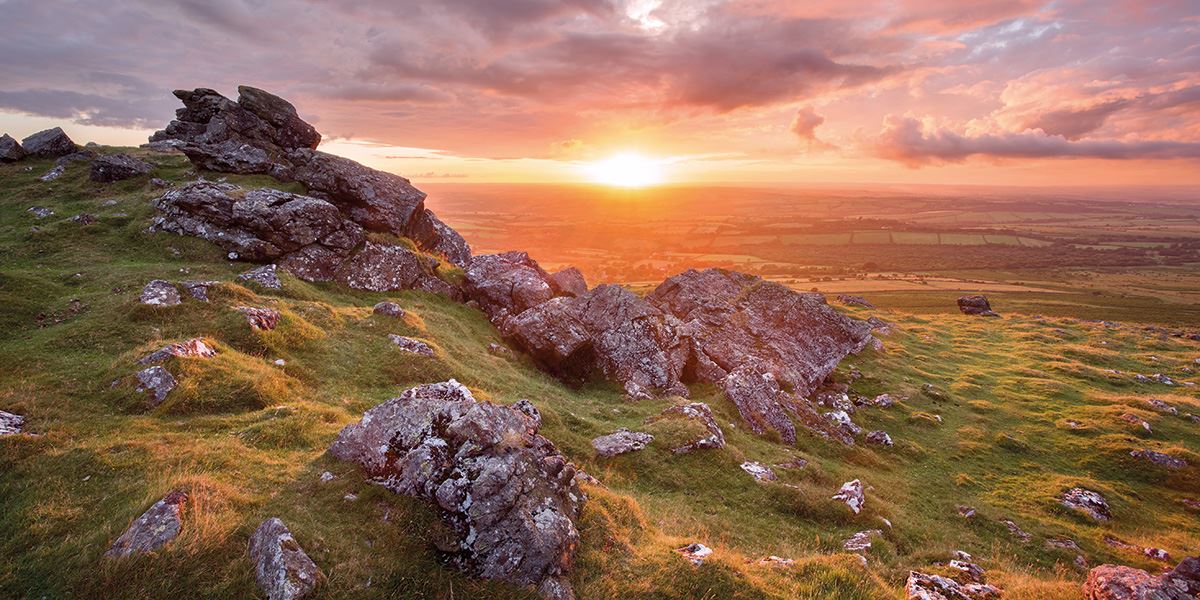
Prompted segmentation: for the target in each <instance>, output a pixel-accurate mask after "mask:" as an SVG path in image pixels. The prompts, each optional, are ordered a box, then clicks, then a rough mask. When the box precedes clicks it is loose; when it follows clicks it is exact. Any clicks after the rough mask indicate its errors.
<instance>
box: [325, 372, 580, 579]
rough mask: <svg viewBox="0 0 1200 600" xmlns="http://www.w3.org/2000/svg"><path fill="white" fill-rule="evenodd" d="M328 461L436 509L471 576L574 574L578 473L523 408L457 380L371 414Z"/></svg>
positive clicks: (449, 549)
mask: <svg viewBox="0 0 1200 600" xmlns="http://www.w3.org/2000/svg"><path fill="white" fill-rule="evenodd" d="M330 454H332V455H333V456H334V457H336V458H338V459H341V460H346V461H353V462H356V463H358V464H360V465H362V466H363V468H364V469H365V470H366V472H367V474H368V475H369V476H371V477H373V478H375V479H376V480H377V481H378V482H380V483H381V484H382V485H383V486H385V487H387V488H388V489H391V490H393V491H395V492H397V493H402V494H407V495H411V496H416V497H418V498H422V499H425V500H428V501H430V502H434V503H436V504H437V506H438V507H440V508H441V511H442V518H443V520H444V521H445V522H446V523H447V525H448V526H449V528H450V530H451V531H452V532H453V534H454V539H453V540H449V541H448V542H449V543H447V544H445V545H444V546H443V548H442V550H443V551H444V552H446V553H447V554H448V555H449V558H450V559H451V560H452V561H453V562H455V563H457V564H458V565H460V566H461V567H462V568H464V569H466V570H467V571H469V572H470V573H472V574H475V575H478V576H480V577H484V578H488V579H500V580H504V581H508V582H511V583H515V584H517V585H538V584H541V583H542V582H543V581H544V580H546V579H547V578H560V577H562V576H565V575H566V574H567V572H568V571H569V570H570V568H571V565H572V562H573V557H574V554H575V549H576V547H577V545H578V543H579V532H578V530H577V529H576V526H575V521H576V519H578V517H579V511H580V507H581V505H582V503H583V501H584V499H585V497H584V495H583V494H582V492H581V491H580V490H579V485H578V483H577V482H576V479H575V475H576V470H575V467H574V466H572V465H571V464H570V463H568V462H567V461H566V459H565V458H563V457H562V455H561V454H559V453H558V451H557V450H556V449H555V448H554V445H553V444H552V443H551V442H550V441H549V440H547V439H546V438H544V437H542V436H540V435H538V434H537V426H536V424H535V422H534V421H533V419H531V418H529V417H528V416H527V415H525V414H524V413H522V412H521V411H519V410H515V409H512V408H510V407H505V406H495V405H492V404H490V403H485V402H476V400H475V398H474V397H472V396H471V393H470V391H468V390H467V389H466V388H465V387H463V386H462V385H461V384H459V383H458V382H456V381H453V380H451V381H447V382H444V383H438V384H431V385H423V386H419V387H415V388H412V389H410V390H408V391H406V392H404V394H402V395H401V396H400V397H398V398H393V399H392V400H388V401H387V402H384V403H383V404H380V405H379V406H376V407H375V408H372V409H371V410H369V411H367V412H366V414H365V415H364V416H363V420H362V421H361V422H359V423H355V424H352V425H350V426H348V427H346V428H345V429H343V430H342V432H341V433H340V434H339V435H338V439H337V441H335V442H334V444H333V446H331V447H330ZM560 582H562V583H565V581H561V580H560Z"/></svg>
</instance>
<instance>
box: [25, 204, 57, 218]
mask: <svg viewBox="0 0 1200 600" xmlns="http://www.w3.org/2000/svg"><path fill="white" fill-rule="evenodd" d="M26 212H29V213H30V214H32V215H33V216H34V217H36V218H38V219H45V218H46V217H49V216H51V215H53V214H54V211H53V210H50V209H49V208H46V207H45V206H30V207H29V209H28V210H27V211H26Z"/></svg>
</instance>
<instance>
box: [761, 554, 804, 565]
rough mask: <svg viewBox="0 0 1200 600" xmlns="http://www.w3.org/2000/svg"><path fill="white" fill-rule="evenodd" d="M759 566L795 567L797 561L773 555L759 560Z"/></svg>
mask: <svg viewBox="0 0 1200 600" xmlns="http://www.w3.org/2000/svg"><path fill="white" fill-rule="evenodd" d="M758 564H760V565H766V566H771V567H790V566H792V565H795V564H796V561H794V560H792V559H790V558H783V557H780V556H775V555H774V554H772V555H770V556H768V557H766V558H760V559H758Z"/></svg>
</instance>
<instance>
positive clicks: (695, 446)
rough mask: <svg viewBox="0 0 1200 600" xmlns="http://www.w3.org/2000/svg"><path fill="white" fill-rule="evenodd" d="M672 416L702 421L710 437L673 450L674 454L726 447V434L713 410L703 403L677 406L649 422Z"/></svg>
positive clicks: (698, 439) (705, 436) (702, 437)
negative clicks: (718, 423)
mask: <svg viewBox="0 0 1200 600" xmlns="http://www.w3.org/2000/svg"><path fill="white" fill-rule="evenodd" d="M672 415H680V416H683V417H687V418H689V419H694V420H697V421H700V423H701V424H703V425H704V428H705V429H706V430H708V435H703V436H701V437H699V438H697V439H695V440H692V441H690V442H688V443H686V444H683V445H681V446H678V447H676V448H672V449H671V452H672V453H673V454H687V453H688V452H692V451H693V450H701V449H720V448H724V447H725V433H724V432H723V431H721V426H720V425H717V419H716V418H715V417H714V416H713V413H712V409H711V408H709V407H708V405H707V404H705V403H703V402H690V403H688V404H676V405H674V406H671V407H668V408H666V409H665V410H663V411H662V412H661V413H659V415H658V416H657V417H654V418H652V419H648V420H647V421H648V422H652V421H657V420H661V419H664V418H669V417H671V416H672Z"/></svg>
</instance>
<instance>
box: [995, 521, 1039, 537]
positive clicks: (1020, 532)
mask: <svg viewBox="0 0 1200 600" xmlns="http://www.w3.org/2000/svg"><path fill="white" fill-rule="evenodd" d="M1000 522H1001V523H1004V526H1005V527H1008V532H1009V533H1011V534H1012V535H1013V537H1015V538H1017V539H1018V540H1021V541H1022V542H1028V541H1029V540H1032V539H1033V536H1032V535H1029V533H1027V532H1026V531H1025V530H1024V529H1021V526H1020V525H1017V523H1016V522H1015V521H1013V520H1012V519H1001V520H1000Z"/></svg>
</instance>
